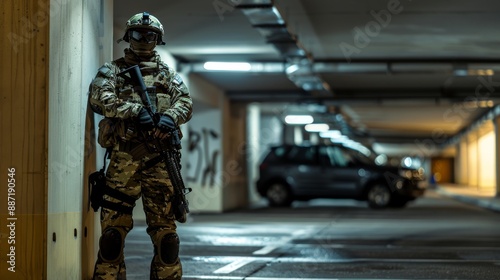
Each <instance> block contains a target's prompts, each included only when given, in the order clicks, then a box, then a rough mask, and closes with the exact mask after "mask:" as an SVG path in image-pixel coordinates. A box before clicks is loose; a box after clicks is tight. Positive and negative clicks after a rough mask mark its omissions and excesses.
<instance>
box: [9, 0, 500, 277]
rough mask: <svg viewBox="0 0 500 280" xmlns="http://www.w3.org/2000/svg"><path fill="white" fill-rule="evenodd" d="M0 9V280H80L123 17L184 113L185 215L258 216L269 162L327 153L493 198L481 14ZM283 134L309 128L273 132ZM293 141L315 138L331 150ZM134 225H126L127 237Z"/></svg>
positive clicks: (387, 7) (94, 222)
mask: <svg viewBox="0 0 500 280" xmlns="http://www.w3.org/2000/svg"><path fill="white" fill-rule="evenodd" d="M0 6H1V7H2V11H3V16H2V19H1V23H2V24H1V26H2V31H3V34H4V36H5V37H4V40H2V52H1V57H2V61H3V63H2V67H1V69H2V70H1V72H0V73H1V74H0V76H1V77H2V93H1V96H2V98H1V99H2V102H1V103H2V107H1V108H2V110H1V112H0V115H1V120H0V122H1V123H2V136H1V144H0V149H1V158H2V162H1V165H2V168H1V174H0V176H1V178H2V182H8V178H12V177H14V176H15V182H16V184H15V189H13V188H10V187H8V185H7V183H5V184H4V185H5V186H4V187H2V190H1V191H0V192H1V193H2V201H0V219H1V221H0V225H1V227H0V228H1V229H0V240H1V241H2V242H1V243H0V249H1V250H0V251H1V253H2V254H1V255H0V260H2V263H1V265H0V275H2V279H89V278H88V277H89V276H88V275H89V273H91V271H92V269H93V264H94V262H95V259H94V258H95V254H96V251H97V243H98V238H99V233H100V226H99V217H98V215H97V214H96V213H94V212H93V211H91V210H90V208H89V205H88V196H89V193H88V189H87V183H88V182H87V179H88V175H89V174H90V173H91V172H93V171H95V170H97V169H99V168H100V167H101V166H102V164H103V157H104V150H103V149H102V148H101V147H100V146H99V145H98V144H97V142H96V139H95V138H96V131H97V127H98V123H99V121H100V116H98V115H96V114H94V113H93V112H91V111H90V110H89V108H88V106H87V99H88V86H89V83H90V82H91V81H92V78H93V77H94V76H95V73H96V71H97V69H98V68H99V67H100V66H101V65H102V64H103V63H104V62H106V61H110V60H112V59H116V58H119V57H120V56H122V54H123V49H125V48H126V47H127V44H126V43H123V42H122V43H117V40H118V39H119V38H121V37H122V36H123V30H124V26H125V22H126V21H127V19H128V18H129V17H130V16H131V15H133V14H135V13H137V12H143V11H149V12H151V13H152V14H154V15H155V16H157V17H158V18H159V19H160V20H161V21H162V23H163V25H164V28H165V41H166V43H167V44H166V46H159V47H158V49H157V51H158V52H159V53H160V55H161V56H162V58H163V59H164V61H166V63H167V64H168V65H170V66H172V67H174V68H175V69H176V70H177V71H178V72H179V73H180V74H181V76H182V78H183V80H184V82H185V83H186V84H187V86H188V88H189V90H190V94H191V96H192V99H193V102H194V115H193V118H192V120H191V121H190V122H189V123H188V124H186V125H184V126H183V127H182V131H183V135H184V138H183V157H182V160H183V162H182V163H183V164H182V165H183V177H184V180H185V182H186V184H189V186H190V187H191V188H193V192H192V193H190V194H189V196H188V199H189V201H190V207H191V211H192V213H193V214H200V215H203V214H207V215H208V214H210V215H213V214H224V213H231V212H232V211H237V210H241V209H250V208H253V207H260V206H261V205H262V204H263V203H264V201H265V199H264V198H262V197H261V196H259V194H258V193H257V191H256V189H255V182H256V180H257V179H258V176H259V174H258V166H259V163H260V161H261V160H262V157H263V156H264V155H265V153H266V152H267V151H268V149H269V147H271V146H273V145H280V144H297V145H308V144H319V143H322V144H331V143H339V142H340V143H343V144H345V145H350V146H351V147H354V148H356V149H358V150H361V151H364V152H365V153H366V154H367V155H368V156H369V157H372V158H373V159H374V160H376V159H377V160H379V161H381V162H380V164H390V165H397V166H406V167H415V168H421V169H422V170H424V172H425V180H426V182H427V183H428V184H429V185H442V186H452V187H459V188H460V189H461V190H465V192H470V193H473V194H474V195H476V194H480V195H481V196H482V197H487V198H488V199H498V197H499V196H500V176H499V175H498V174H499V170H500V164H499V163H500V137H498V135H499V134H500V130H499V123H500V105H499V95H498V90H499V85H500V84H499V82H498V81H497V80H500V79H499V74H498V71H500V66H499V65H500V59H499V57H500V50H499V49H498V44H499V43H500V41H499V40H500V38H499V37H498V32H497V29H498V28H497V26H498V25H499V24H500V17H498V13H500V4H499V3H497V2H495V1H487V0H482V1H479V2H478V1H474V3H472V2H470V1H465V0H463V1H455V2H454V4H453V5H450V3H448V2H447V1H397V0H383V1H378V0H377V1H369V0H360V1H319V0H313V1H304V0H302V1H300V0H290V1H286V0H281V1H271V0H269V1H266V0H261V1H252V0H240V1H222V0H216V1H201V0H189V1H169V2H168V3H167V2H165V3H163V2H158V1H145V0H144V1H131V0H126V1H104V0H92V1H76V0H68V1H61V0H50V1H42V0H40V1H17V2H16V1H4V2H2V3H1V4H0ZM207 63H212V64H207ZM217 63H219V65H217ZM214 65H215V66H221V65H222V66H223V67H234V66H242V67H243V68H238V69H235V68H230V69H227V68H225V69H221V68H215V69H214V68H211V67H210V66H214ZM293 116H306V117H309V118H310V120H309V121H306V122H305V123H293V122H291V121H290V122H289V121H287V117H293ZM307 124H324V125H326V127H327V128H326V131H334V134H336V136H334V137H331V135H330V136H328V135H326V134H325V136H323V135H322V132H325V131H318V130H309V129H306V125H307ZM337 136H343V137H342V138H339V137H337ZM8 170H9V171H8ZM11 170H12V171H13V172H11ZM11 174H14V175H12V176H11ZM9 176H11V177H9ZM10 190H12V191H11V193H15V199H16V200H15V201H16V202H15V207H14V208H12V206H13V204H14V203H11V204H9V200H8V199H7V197H9V196H10V197H13V195H9V194H8V191H10ZM4 198H5V199H4ZM9 207H11V208H9ZM11 210H15V211H13V212H11ZM141 210H142V207H140V205H139V207H136V209H135V210H134V211H135V212H134V219H135V220H136V221H137V223H139V224H140V222H141V221H142V220H144V214H143V213H142V211H141ZM9 218H10V219H12V218H16V220H9ZM14 221H15V225H16V231H15V240H16V247H15V248H16V252H17V254H18V256H19V257H18V258H17V260H16V261H17V267H18V268H19V270H20V271H21V272H20V273H16V274H12V273H10V274H9V271H8V269H7V266H8V263H7V262H8V258H9V257H8V255H7V253H8V252H9V247H10V246H9V244H10V243H8V240H9V239H8V237H9V234H10V233H9V231H8V229H9V228H8V227H7V225H8V224H9V223H11V222H14ZM4 252H6V254H4ZM62 260H63V261H62ZM3 275H6V276H7V277H13V278H3ZM40 275H41V276H40Z"/></svg>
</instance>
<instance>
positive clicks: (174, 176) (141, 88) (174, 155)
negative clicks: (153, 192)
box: [118, 65, 192, 223]
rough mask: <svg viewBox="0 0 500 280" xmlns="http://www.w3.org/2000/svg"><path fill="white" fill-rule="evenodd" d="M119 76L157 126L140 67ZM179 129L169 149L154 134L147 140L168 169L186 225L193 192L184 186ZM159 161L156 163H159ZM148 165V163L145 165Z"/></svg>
mask: <svg viewBox="0 0 500 280" xmlns="http://www.w3.org/2000/svg"><path fill="white" fill-rule="evenodd" d="M118 76H120V77H122V78H124V79H125V80H127V81H128V82H130V83H131V84H132V85H134V86H135V89H136V90H137V91H138V92H139V94H140V97H141V100H142V103H143V105H144V108H145V109H146V110H147V111H148V113H149V115H150V116H151V118H152V119H153V121H154V124H155V126H156V125H157V124H158V122H159V117H160V116H159V115H158V114H155V112H154V110H153V107H152V106H151V100H150V99H149V94H148V91H147V87H146V85H145V84H144V80H143V78H142V74H141V71H140V69H139V66H138V65H134V66H132V67H129V68H127V69H125V70H123V71H122V72H120V73H119V74H118ZM178 130H179V128H176V129H174V130H173V131H170V136H169V139H170V141H171V143H170V145H167V146H168V147H164V145H162V143H161V141H160V139H158V138H157V137H155V136H154V133H149V134H148V135H146V138H150V139H152V140H153V141H154V142H153V145H154V146H155V148H156V149H155V151H156V152H158V153H159V154H160V155H159V157H160V158H159V160H160V161H163V162H164V163H165V165H166V167H167V172H168V175H169V177H170V181H171V182H172V185H173V187H174V197H173V201H172V204H173V207H174V208H173V209H174V215H175V219H176V220H177V221H178V222H180V223H185V222H186V220H187V213H189V203H188V201H187V199H186V194H188V193H190V192H191V191H192V189H191V188H186V187H185V186H184V181H183V180H182V175H181V152H180V151H181V149H182V147H181V141H180V137H179V132H178ZM150 161H155V158H153V159H150ZM157 162H158V161H156V163H157ZM145 165H146V166H147V165H148V162H146V163H145Z"/></svg>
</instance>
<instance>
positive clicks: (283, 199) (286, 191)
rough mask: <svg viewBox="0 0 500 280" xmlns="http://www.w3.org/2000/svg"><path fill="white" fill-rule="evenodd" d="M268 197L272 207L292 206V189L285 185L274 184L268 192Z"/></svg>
mask: <svg viewBox="0 0 500 280" xmlns="http://www.w3.org/2000/svg"><path fill="white" fill-rule="evenodd" d="M266 197H267V199H268V200H269V205H270V206H275V207H285V206H290V204H292V194H291V192H290V188H288V186H287V185H285V184H283V183H273V184H271V185H270V186H269V187H268V188H267V191H266Z"/></svg>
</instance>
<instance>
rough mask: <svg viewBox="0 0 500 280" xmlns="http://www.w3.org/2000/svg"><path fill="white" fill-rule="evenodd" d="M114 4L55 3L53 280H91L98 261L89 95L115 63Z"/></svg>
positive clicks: (51, 100)
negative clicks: (107, 64)
mask: <svg viewBox="0 0 500 280" xmlns="http://www.w3.org/2000/svg"><path fill="white" fill-rule="evenodd" d="M112 4H113V3H112V1H104V0H91V1H78V0H71V1H59V0H52V1H51V6H52V7H53V9H51V19H50V67H49V68H50V70H49V72H50V78H49V79H50V87H49V92H50V93H49V127H48V129H49V149H48V221H47V235H48V237H49V239H48V241H47V279H51V280H52V279H54V280H57V279H61V280H66V279H82V278H83V279H90V277H91V275H90V274H91V270H92V266H93V263H94V260H95V255H96V251H95V250H96V242H95V239H96V238H98V236H99V232H100V229H99V227H98V226H96V225H97V224H96V223H97V219H98V217H97V215H94V213H93V212H92V210H89V208H88V204H87V203H88V199H87V195H88V193H87V185H86V178H87V176H88V174H90V172H93V171H95V170H96V169H97V168H96V162H95V158H96V157H95V154H96V151H97V149H96V147H95V141H94V137H93V135H92V133H93V126H92V125H93V122H94V119H93V114H92V113H91V112H89V111H88V110H87V98H88V95H87V92H88V86H89V83H90V82H91V80H92V78H93V77H94V76H95V74H96V72H97V69H98V68H99V67H100V66H101V65H102V64H103V63H104V61H107V60H110V59H111V36H110V35H111V34H112V28H111V20H112ZM98 154H100V153H98ZM100 158H101V157H100V156H98V159H99V163H101V161H102V160H101V159H100Z"/></svg>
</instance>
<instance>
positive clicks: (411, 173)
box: [399, 169, 424, 180]
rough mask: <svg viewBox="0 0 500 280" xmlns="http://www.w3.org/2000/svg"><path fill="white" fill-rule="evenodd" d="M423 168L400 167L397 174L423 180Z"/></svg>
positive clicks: (410, 178)
mask: <svg viewBox="0 0 500 280" xmlns="http://www.w3.org/2000/svg"><path fill="white" fill-rule="evenodd" d="M423 175H424V174H423V170H422V169H420V170H415V169H400V170H399V176H401V177H403V178H406V179H408V180H423Z"/></svg>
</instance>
